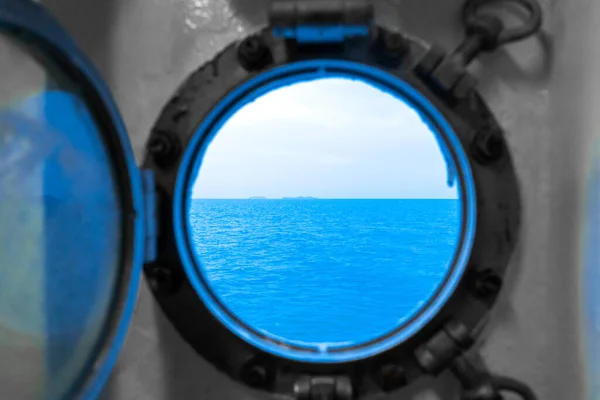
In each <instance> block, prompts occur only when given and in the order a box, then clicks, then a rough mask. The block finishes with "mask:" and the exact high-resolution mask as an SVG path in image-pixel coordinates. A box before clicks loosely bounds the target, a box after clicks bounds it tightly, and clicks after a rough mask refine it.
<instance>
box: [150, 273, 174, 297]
mask: <svg viewBox="0 0 600 400" xmlns="http://www.w3.org/2000/svg"><path fill="white" fill-rule="evenodd" d="M148 283H149V284H150V288H151V289H152V291H154V292H161V293H167V292H170V291H171V290H172V289H173V273H172V272H171V271H170V270H168V269H166V268H163V267H156V268H153V269H152V270H151V271H150V273H149V274H148Z"/></svg>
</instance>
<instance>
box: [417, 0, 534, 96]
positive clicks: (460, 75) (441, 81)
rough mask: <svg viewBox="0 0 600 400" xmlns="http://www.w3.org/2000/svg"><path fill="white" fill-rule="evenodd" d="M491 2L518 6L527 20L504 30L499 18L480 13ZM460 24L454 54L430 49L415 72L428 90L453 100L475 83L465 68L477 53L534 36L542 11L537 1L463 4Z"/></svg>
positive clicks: (473, 0) (485, 0) (472, 1)
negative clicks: (461, 32)
mask: <svg viewBox="0 0 600 400" xmlns="http://www.w3.org/2000/svg"><path fill="white" fill-rule="evenodd" d="M494 2H496V3H502V2H507V3H508V2H511V3H517V4H519V5H520V6H521V7H522V8H524V9H525V10H527V12H528V18H527V20H526V21H525V22H523V24H522V25H521V26H519V27H516V28H507V27H506V26H505V24H504V22H503V21H502V19H501V18H500V17H499V16H497V15H494V13H492V12H490V11H488V12H485V11H482V10H484V9H485V8H486V7H487V6H489V5H490V4H492V3H494ZM462 20H463V25H464V27H465V33H466V38H465V39H464V40H463V41H462V43H460V44H459V46H458V47H457V48H456V50H454V52H452V53H451V54H449V55H448V56H446V54H445V52H444V51H443V49H440V48H439V47H437V46H432V47H431V48H430V49H429V52H428V53H427V54H426V55H425V56H424V57H423V58H422V59H421V61H420V62H419V64H418V65H417V68H416V72H417V73H418V74H419V75H420V76H421V78H422V79H423V80H424V81H425V82H426V83H427V84H428V85H429V86H430V87H432V88H433V89H435V90H436V91H437V92H441V93H442V94H445V95H448V96H449V97H450V98H453V99H457V100H460V99H463V98H465V97H467V95H469V94H470V93H471V92H472V91H473V89H474V88H475V85H476V83H477V81H476V79H475V78H474V77H473V76H472V75H471V74H469V72H468V71H467V66H468V65H469V64H470V63H471V62H472V61H473V60H475V59H476V58H477V56H479V55H480V54H481V53H484V52H485V53H490V52H493V51H495V50H496V49H498V48H499V47H501V46H503V45H505V44H509V43H512V42H517V41H520V40H523V39H526V38H528V37H530V36H532V35H534V34H536V33H537V32H538V31H539V29H540V27H541V24H542V10H541V7H540V5H539V3H538V2H537V0H467V1H466V2H465V5H464V8H463V12H462Z"/></svg>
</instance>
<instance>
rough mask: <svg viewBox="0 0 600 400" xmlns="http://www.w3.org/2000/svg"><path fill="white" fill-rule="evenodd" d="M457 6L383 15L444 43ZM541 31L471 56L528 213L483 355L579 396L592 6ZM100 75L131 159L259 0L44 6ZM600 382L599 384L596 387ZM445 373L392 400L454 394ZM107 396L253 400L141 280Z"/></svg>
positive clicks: (93, 0) (455, 26) (575, 9)
mask: <svg viewBox="0 0 600 400" xmlns="http://www.w3.org/2000/svg"><path fill="white" fill-rule="evenodd" d="M462 1H463V0H395V1H389V2H382V3H380V7H381V8H380V9H379V14H378V15H379V16H380V18H382V20H385V21H386V22H388V23H389V22H394V21H395V22H397V23H398V24H399V25H400V27H401V29H403V30H406V31H409V32H411V33H413V34H415V35H418V36H421V37H422V38H424V39H426V40H427V41H435V42H438V43H439V44H441V45H444V46H445V47H447V48H448V49H450V48H452V47H454V46H455V45H456V44H457V43H458V42H459V41H460V40H461V38H462V29H461V25H460V19H459V9H460V6H461V5H462ZM542 1H543V8H544V11H545V16H546V18H545V22H544V28H543V33H542V34H541V35H538V36H537V37H535V38H532V39H529V40H527V41H526V42H522V43H518V44H514V45H511V46H509V47H506V48H504V49H501V50H499V51H498V52H496V53H494V54H491V55H486V56H483V57H481V58H480V60H479V61H478V62H477V65H474V71H475V72H476V74H477V75H478V76H479V77H480V79H481V83H480V90H481V92H482V94H483V96H484V98H485V99H486V100H487V102H488V103H489V105H490V107H491V108H492V110H493V111H494V113H495V114H496V115H497V117H498V120H499V121H500V123H501V125H502V126H503V127H504V128H505V129H506V132H507V136H508V139H509V143H510V146H511V151H512V153H513V157H514V159H515V164H516V167H517V173H518V177H519V181H520V185H521V189H522V196H523V203H524V216H523V227H522V234H521V242H520V246H519V249H518V251H517V253H516V254H515V256H514V257H513V261H512V265H511V270H510V273H509V278H508V283H507V286H506V288H505V290H504V292H503V295H502V298H501V300H500V301H499V303H498V305H497V307H496V309H495V312H494V317H493V319H492V321H491V324H490V326H489V328H488V329H487V332H486V334H485V339H484V341H483V344H482V352H483V354H484V356H485V359H486V361H487V363H488V365H489V366H490V368H492V369H493V370H494V371H495V372H499V373H503V374H507V375H510V376H514V377H517V378H519V379H522V380H524V381H526V382H528V383H529V384H531V385H532V386H533V387H534V389H535V391H536V392H537V394H538V396H539V398H540V399H544V400H571V399H573V400H576V399H587V398H590V397H589V392H588V389H587V387H588V385H589V384H590V383H591V382H590V381H589V379H588V378H587V372H586V356H585V348H584V346H583V340H582V338H583V332H582V328H581V327H582V326H583V322H584V321H583V318H582V316H581V315H582V313H581V304H580V303H581V302H580V297H581V296H580V285H581V279H582V278H581V274H580V269H579V264H580V260H579V256H580V243H581V235H580V232H581V219H582V217H583V215H582V204H583V192H584V190H585V185H586V181H585V179H586V175H585V168H586V165H588V164H587V163H589V160H590V157H591V156H590V151H589V149H590V147H591V143H592V139H593V137H594V136H596V137H597V136H598V133H597V131H598V128H597V124H598V123H599V122H600V121H599V120H600V112H598V111H596V108H595V106H594V104H597V105H600V90H599V89H600V79H598V77H600V48H599V47H598V46H596V38H597V37H600V2H597V1H594V0H571V1H566V0H565V1H561V2H559V1H557V0H542ZM43 3H44V4H46V5H47V6H48V8H49V9H50V10H51V11H52V12H53V13H54V14H55V15H56V16H57V18H58V19H59V20H60V21H61V22H62V23H63V25H64V26H65V27H66V28H67V30H68V31H70V32H71V34H72V35H73V36H74V38H75V41H76V42H77V43H78V44H79V45H80V47H82V48H83V50H84V51H85V52H86V53H87V54H88V56H89V57H90V58H91V59H92V60H93V62H94V63H95V64H96V66H97V67H98V68H99V69H100V72H101V73H102V75H103V76H104V78H105V79H106V80H107V82H108V84H109V86H110V88H111V89H112V91H113V94H114V96H115V98H116V100H117V102H118V104H119V106H120V108H121V111H122V114H123V117H124V119H125V122H126V125H127V127H128V129H129V133H130V137H131V140H132V142H133V145H134V148H135V151H136V156H137V157H138V160H141V157H142V153H143V149H144V143H145V140H146V138H147V136H148V132H149V130H150V127H151V126H152V124H153V122H154V120H155V118H156V117H157V115H158V113H159V112H160V110H161V108H162V107H163V105H164V104H165V103H166V101H167V100H168V99H169V97H170V96H171V95H172V93H173V91H174V90H175V88H176V87H177V86H178V85H179V84H180V83H181V82H182V81H183V80H184V78H185V77H186V76H187V75H188V74H189V73H190V72H192V71H193V70H194V69H196V68H197V67H199V66H200V65H201V64H202V63H204V62H206V61H208V60H209V59H210V58H211V57H212V56H213V55H214V54H215V53H216V52H217V51H219V50H220V49H222V48H223V47H224V46H226V45H227V44H228V43H229V42H230V41H231V40H233V39H235V38H237V37H239V36H240V35H242V34H243V33H244V32H247V31H248V30H252V29H254V27H255V26H256V24H259V23H261V22H262V21H263V17H262V16H261V13H262V12H263V11H264V9H265V6H266V4H267V3H268V1H265V0H231V1H228V0H100V1H99V0H47V1H43ZM596 384H597V383H596ZM457 389H458V387H457V384H456V383H455V382H454V381H453V380H452V379H451V377H449V376H448V375H442V376H441V377H439V378H438V379H435V380H433V379H432V380H428V381H424V382H422V383H421V384H418V385H417V386H416V387H413V388H409V389H406V390H405V391H404V392H401V393H399V394H398V395H396V396H390V397H389V398H390V399H432V400H435V399H443V400H447V399H448V400H449V399H454V398H456V392H457ZM103 398H105V399H115V400H135V399H144V400H146V399H147V400H166V399H191V398H196V399H203V400H251V399H261V398H265V396H262V395H260V394H257V393H251V392H247V391H246V390H245V389H244V388H243V387H241V386H240V385H238V384H235V383H232V382H231V381H229V380H228V379H227V378H226V377H225V376H223V375H222V374H221V373H219V372H217V371H216V370H215V369H214V368H213V367H212V366H210V365H208V364H207V363H206V362H205V361H203V360H202V359H201V358H200V357H199V356H197V355H196V354H195V353H194V352H193V351H192V349H191V348H190V347H189V346H188V345H187V344H186V343H185V342H184V341H183V340H182V339H181V338H180V337H179V336H178V334H177V333H176V332H175V330H174V329H173V328H172V326H171V325H170V323H169V322H168V321H167V320H166V318H165V317H164V315H163V314H162V312H161V311H160V309H159V307H158V306H157V305H156V304H155V302H154V300H153V297H152V295H151V294H150V292H149V290H148V289H147V287H146V285H145V283H144V284H143V285H142V288H141V293H140V297H139V304H138V307H137V311H136V314H135V320H134V323H133V327H132V328H131V331H130V334H129V337H128V339H127V342H126V345H125V348H124V351H123V352H122V354H121V357H120V359H119V363H118V366H117V368H116V370H115V371H114V373H113V375H112V377H111V379H110V381H109V384H108V386H107V388H106V390H105V392H104V394H103Z"/></svg>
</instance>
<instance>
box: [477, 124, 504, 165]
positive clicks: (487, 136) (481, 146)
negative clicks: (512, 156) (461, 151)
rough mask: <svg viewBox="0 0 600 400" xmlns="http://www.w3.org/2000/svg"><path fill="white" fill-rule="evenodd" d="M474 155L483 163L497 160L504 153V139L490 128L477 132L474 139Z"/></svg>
mask: <svg viewBox="0 0 600 400" xmlns="http://www.w3.org/2000/svg"><path fill="white" fill-rule="evenodd" d="M473 146H474V156H475V158H477V160H478V161H479V162H480V163H482V164H488V163H491V162H494V161H497V160H498V159H500V157H502V156H503V155H504V140H503V138H502V136H501V135H500V134H499V133H498V132H496V131H492V130H490V129H484V130H482V131H481V132H479V133H478V134H477V136H476V137H475V139H474V141H473Z"/></svg>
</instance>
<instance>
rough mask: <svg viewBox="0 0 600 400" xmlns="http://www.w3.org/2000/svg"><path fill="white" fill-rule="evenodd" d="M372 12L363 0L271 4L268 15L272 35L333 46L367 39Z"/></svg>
mask: <svg viewBox="0 0 600 400" xmlns="http://www.w3.org/2000/svg"><path fill="white" fill-rule="evenodd" d="M373 15H374V8H373V4H372V3H371V2H370V1H366V0H313V1H275V2H273V4H272V5H271V10H270V12H269V23H270V25H271V27H272V29H273V35H274V36H277V37H282V38H285V39H295V40H296V41H297V42H299V43H335V42H343V41H344V40H345V39H347V38H349V37H357V36H368V35H369V33H370V29H371V24H372V21H373Z"/></svg>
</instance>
